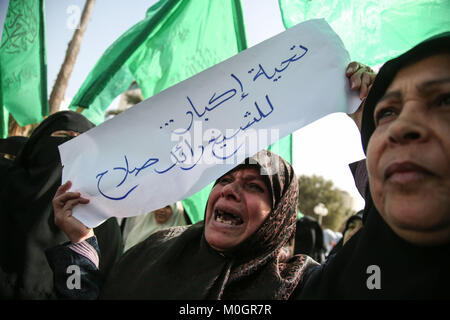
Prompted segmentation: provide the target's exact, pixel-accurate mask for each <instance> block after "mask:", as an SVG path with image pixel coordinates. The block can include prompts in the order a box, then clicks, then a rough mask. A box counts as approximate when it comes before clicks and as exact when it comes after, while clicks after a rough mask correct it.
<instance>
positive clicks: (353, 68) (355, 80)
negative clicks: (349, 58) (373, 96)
mask: <svg viewBox="0 0 450 320" xmlns="http://www.w3.org/2000/svg"><path fill="white" fill-rule="evenodd" d="M345 75H346V76H347V78H348V79H349V81H350V88H351V89H352V90H353V91H359V98H360V99H361V100H362V102H361V105H360V106H359V108H358V110H356V111H355V112H354V113H352V114H349V117H350V118H352V119H353V121H355V123H356V125H357V126H358V129H359V131H361V121H362V113H363V109H364V102H365V100H366V97H367V95H368V94H369V90H370V88H371V87H372V84H373V81H374V80H375V77H376V75H377V74H376V73H375V71H373V70H372V69H371V68H370V67H369V66H366V65H364V64H362V63H359V62H350V63H349V65H348V66H347V70H346V71H345Z"/></svg>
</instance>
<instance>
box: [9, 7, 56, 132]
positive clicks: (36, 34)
mask: <svg viewBox="0 0 450 320" xmlns="http://www.w3.org/2000/svg"><path fill="white" fill-rule="evenodd" d="M44 17H45V16H44V0H38V1H28V0H10V2H9V6H8V12H7V14H6V19H5V24H4V26H3V34H2V41H1V45H0V69H1V71H0V84H1V91H0V93H1V95H2V97H1V99H0V101H2V110H1V113H2V115H3V116H4V115H5V114H6V113H5V111H4V110H3V108H6V110H7V111H8V112H9V113H11V115H12V116H13V117H14V119H15V120H16V121H17V123H18V124H19V125H20V126H24V125H27V124H33V123H37V122H40V121H41V120H42V119H43V117H44V116H46V115H47V114H48V100H47V65H46V52H45V18H44ZM3 120H4V119H3ZM1 125H2V130H1V131H2V132H4V130H5V128H4V125H5V121H1Z"/></svg>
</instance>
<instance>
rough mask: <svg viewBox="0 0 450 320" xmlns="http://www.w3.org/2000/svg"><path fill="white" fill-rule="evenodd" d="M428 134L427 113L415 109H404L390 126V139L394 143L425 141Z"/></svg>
mask: <svg viewBox="0 0 450 320" xmlns="http://www.w3.org/2000/svg"><path fill="white" fill-rule="evenodd" d="M428 135H429V129H428V127H427V122H426V118H425V115H424V114H422V113H418V112H414V110H408V111H402V112H401V113H400V115H399V116H398V117H397V119H395V120H394V122H393V123H392V124H391V125H390V127H389V141H390V142H391V143H394V144H408V143H413V142H423V141H425V140H426V139H428Z"/></svg>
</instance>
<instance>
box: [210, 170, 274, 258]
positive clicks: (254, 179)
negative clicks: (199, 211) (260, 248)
mask: <svg viewBox="0 0 450 320" xmlns="http://www.w3.org/2000/svg"><path fill="white" fill-rule="evenodd" d="M271 211H272V200H271V196H270V192H269V189H268V187H267V186H266V184H265V182H264V180H263V178H262V177H261V175H260V173H259V170H258V169H256V168H244V169H240V170H236V171H234V172H231V173H228V174H226V175H224V176H223V177H221V178H220V179H219V180H218V182H217V184H216V185H215V186H214V188H213V189H212V190H211V193H210V195H209V198H208V205H207V208H206V216H205V237H206V241H208V243H209V245H210V246H211V247H213V248H214V249H216V250H218V251H224V250H227V249H230V248H233V247H235V246H236V245H238V244H240V243H241V242H243V241H244V240H245V239H247V238H248V237H249V236H250V235H252V234H253V233H254V232H255V231H256V230H257V229H258V228H259V227H260V226H261V224H262V223H263V222H264V220H265V219H266V218H267V216H268V215H269V214H270V212H271Z"/></svg>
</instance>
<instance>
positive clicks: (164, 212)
mask: <svg viewBox="0 0 450 320" xmlns="http://www.w3.org/2000/svg"><path fill="white" fill-rule="evenodd" d="M172 213H173V212H172V208H171V207H170V206H165V207H164V208H161V209H158V210H155V211H153V214H154V215H155V220H156V222H158V223H159V224H164V223H166V222H167V221H168V220H169V219H170V217H171V216H172Z"/></svg>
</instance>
